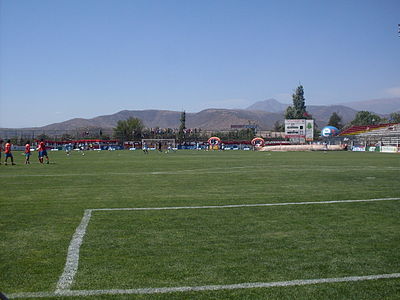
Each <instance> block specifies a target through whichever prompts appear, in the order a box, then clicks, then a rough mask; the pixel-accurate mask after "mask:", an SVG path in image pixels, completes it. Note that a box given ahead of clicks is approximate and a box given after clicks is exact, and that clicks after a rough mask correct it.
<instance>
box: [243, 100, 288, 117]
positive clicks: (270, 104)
mask: <svg viewBox="0 0 400 300" xmlns="http://www.w3.org/2000/svg"><path fill="white" fill-rule="evenodd" d="M288 106H289V104H284V103H281V102H279V101H277V100H275V99H273V98H271V99H267V100H264V101H258V102H256V103H254V104H253V105H250V106H249V107H248V108H246V109H247V110H262V111H268V112H273V113H280V112H283V111H285V110H286V108H287V107H288Z"/></svg>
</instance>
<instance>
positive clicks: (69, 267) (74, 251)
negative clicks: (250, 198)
mask: <svg viewBox="0 0 400 300" xmlns="http://www.w3.org/2000/svg"><path fill="white" fill-rule="evenodd" d="M391 200H400V198H377V199H363V200H334V201H314V202H283V203H260V204H232V205H219V206H214V205H207V206H171V207H136V208H135V207H134V208H93V209H86V210H85V213H84V215H83V217H82V220H81V223H80V224H79V226H78V227H77V228H76V231H75V233H74V235H73V236H72V240H71V243H70V245H69V247H68V254H67V261H66V263H65V267H64V271H63V273H62V275H61V276H60V279H59V280H58V284H57V289H56V292H58V293H60V292H63V291H66V290H69V288H70V287H71V285H72V283H73V281H74V277H75V275H76V272H77V271H78V265H79V250H80V247H81V245H82V242H83V238H84V236H85V234H86V229H87V226H88V224H89V221H90V217H91V215H92V212H94V211H135V210H136V211H140V210H179V209H205V208H208V209H213V208H238V207H262V206H284V205H311V204H334V203H354V202H376V201H391Z"/></svg>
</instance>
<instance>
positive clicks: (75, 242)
mask: <svg viewBox="0 0 400 300" xmlns="http://www.w3.org/2000/svg"><path fill="white" fill-rule="evenodd" d="M91 216H92V210H91V209H86V210H85V213H84V214H83V217H82V220H81V223H80V224H79V226H78V227H77V228H76V231H75V233H74V235H73V236H72V240H71V243H70V244H69V247H68V254H67V261H66V263H65V267H64V272H63V273H62V275H61V276H60V279H59V280H58V283H57V289H56V291H59V290H65V289H68V288H69V287H70V286H71V284H72V282H73V280H74V277H75V274H76V272H77V271H78V265H79V250H80V247H81V245H82V242H83V238H84V236H85V234H86V228H87V226H88V224H89V221H90V217H91Z"/></svg>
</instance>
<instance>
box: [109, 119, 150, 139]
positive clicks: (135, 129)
mask: <svg viewBox="0 0 400 300" xmlns="http://www.w3.org/2000/svg"><path fill="white" fill-rule="evenodd" d="M143 128H144V125H143V122H142V121H141V120H140V119H138V118H129V119H127V120H121V121H118V123H117V127H115V128H114V137H115V138H117V139H119V140H121V141H134V140H139V139H140V138H141V137H142V131H143Z"/></svg>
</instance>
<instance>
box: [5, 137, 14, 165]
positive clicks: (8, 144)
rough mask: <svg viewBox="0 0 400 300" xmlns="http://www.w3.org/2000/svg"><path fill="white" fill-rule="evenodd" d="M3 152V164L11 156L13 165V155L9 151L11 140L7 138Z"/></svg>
mask: <svg viewBox="0 0 400 300" xmlns="http://www.w3.org/2000/svg"><path fill="white" fill-rule="evenodd" d="M4 154H5V156H6V160H5V161H4V164H5V165H7V160H8V158H9V157H10V158H11V164H12V165H15V164H14V157H13V155H12V153H11V141H10V140H7V143H6V145H5V146H4Z"/></svg>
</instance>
